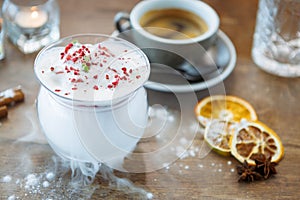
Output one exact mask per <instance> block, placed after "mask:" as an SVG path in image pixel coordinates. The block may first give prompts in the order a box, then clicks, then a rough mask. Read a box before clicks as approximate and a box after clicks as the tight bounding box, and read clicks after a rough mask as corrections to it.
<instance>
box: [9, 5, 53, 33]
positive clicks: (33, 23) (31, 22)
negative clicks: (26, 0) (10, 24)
mask: <svg viewBox="0 0 300 200" xmlns="http://www.w3.org/2000/svg"><path fill="white" fill-rule="evenodd" d="M47 20H48V15H47V13H46V12H45V11H43V10H38V9H37V8H36V7H32V8H31V9H30V10H20V11H19V12H18V13H17V14H16V17H15V22H16V23H17V24H18V25H19V26H20V27H22V28H39V27H41V26H43V25H44V24H45V23H46V22H47Z"/></svg>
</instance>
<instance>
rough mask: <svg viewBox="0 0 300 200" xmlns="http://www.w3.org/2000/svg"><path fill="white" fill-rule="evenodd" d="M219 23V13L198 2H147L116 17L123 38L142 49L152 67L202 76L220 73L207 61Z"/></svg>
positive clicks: (192, 0) (145, 0)
mask: <svg viewBox="0 0 300 200" xmlns="http://www.w3.org/2000/svg"><path fill="white" fill-rule="evenodd" d="M219 23H220V19H219V16H218V14H217V13H216V12H215V10H214V9H213V8H211V7H210V6H209V5H208V4H206V3H204V2H202V1H197V0H180V1H179V0H144V1H141V2H139V3H138V4H136V6H135V7H134V8H133V9H132V10H131V12H130V14H128V13H125V12H119V13H118V14H117V15H116V16H115V26H116V29H117V30H118V31H119V37H122V38H124V39H127V40H129V41H130V42H132V43H134V44H136V45H137V46H139V47H140V48H141V49H142V50H143V51H144V52H145V53H146V55H147V56H148V58H149V60H150V62H151V63H160V64H163V65H167V66H170V67H173V68H175V69H178V70H183V71H189V72H190V73H192V74H201V75H205V74H209V73H211V72H213V71H215V70H216V69H217V68H216V67H215V65H214V67H212V65H211V64H207V63H204V62H212V61H207V59H206V60H204V59H203V57H204V55H205V52H206V50H207V49H209V47H211V46H212V45H213V44H214V43H215V41H216V38H217V32H218V29H219ZM187 63H188V64H187ZM187 66H188V67H187ZM207 66H209V67H207Z"/></svg>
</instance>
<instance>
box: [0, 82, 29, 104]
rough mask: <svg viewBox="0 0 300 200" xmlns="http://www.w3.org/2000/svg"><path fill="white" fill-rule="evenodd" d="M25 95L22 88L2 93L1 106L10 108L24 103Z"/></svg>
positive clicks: (0, 97) (0, 95) (0, 93)
mask: <svg viewBox="0 0 300 200" xmlns="http://www.w3.org/2000/svg"><path fill="white" fill-rule="evenodd" d="M24 98H25V95H24V93H23V91H22V89H21V87H20V86H18V87H16V88H10V89H7V90H5V91H3V92H0V106H9V105H12V104H14V103H18V102H22V101H24Z"/></svg>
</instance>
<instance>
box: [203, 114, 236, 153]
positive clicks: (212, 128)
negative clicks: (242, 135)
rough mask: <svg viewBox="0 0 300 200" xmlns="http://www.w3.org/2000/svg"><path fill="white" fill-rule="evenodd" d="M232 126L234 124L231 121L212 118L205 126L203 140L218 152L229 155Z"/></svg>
mask: <svg viewBox="0 0 300 200" xmlns="http://www.w3.org/2000/svg"><path fill="white" fill-rule="evenodd" d="M233 128H234V126H233V123H231V122H228V121H224V120H220V119H213V120H211V121H210V122H208V123H207V126H206V127H205V132H204V140H205V141H206V142H207V143H208V144H209V146H210V147H211V148H212V149H213V150H214V151H215V152H217V153H218V154H221V155H224V156H229V155H230V151H231V147H230V141H231V137H232V134H233V133H232V132H233V130H234V129H233Z"/></svg>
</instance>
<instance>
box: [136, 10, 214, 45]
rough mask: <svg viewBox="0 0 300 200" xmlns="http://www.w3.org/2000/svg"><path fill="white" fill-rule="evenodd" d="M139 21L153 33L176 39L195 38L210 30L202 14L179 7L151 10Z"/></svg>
mask: <svg viewBox="0 0 300 200" xmlns="http://www.w3.org/2000/svg"><path fill="white" fill-rule="evenodd" d="M139 23H140V25H141V26H142V27H143V28H144V29H145V30H146V31H147V32H149V33H151V34H153V35H156V36H159V37H162V38H166V39H174V40H181V39H187V38H195V37H198V36H200V35H202V34H204V33H205V32H206V31H207V30H208V25H207V24H206V23H205V21H204V20H203V19H202V18H201V17H200V16H198V15H196V14H194V13H193V12H190V11H187V10H182V9H177V8H170V9H159V10H150V11H148V12H147V13H145V14H144V15H143V16H142V17H141V18H140V21H139Z"/></svg>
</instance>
